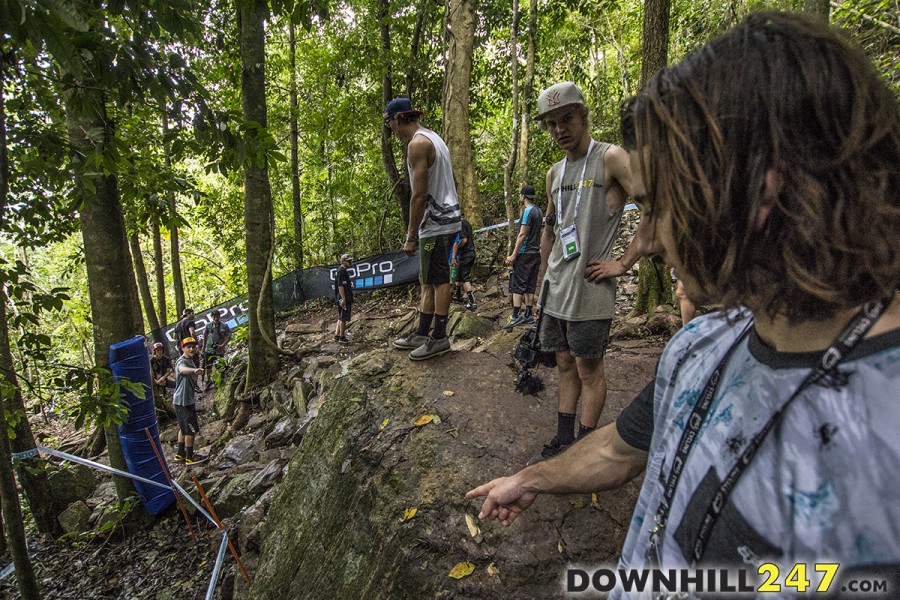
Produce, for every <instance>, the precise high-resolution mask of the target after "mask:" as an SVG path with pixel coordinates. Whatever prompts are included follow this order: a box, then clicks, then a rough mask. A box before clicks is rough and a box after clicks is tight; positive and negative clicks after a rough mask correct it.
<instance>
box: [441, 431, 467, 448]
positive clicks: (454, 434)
mask: <svg viewBox="0 0 900 600" xmlns="http://www.w3.org/2000/svg"><path fill="white" fill-rule="evenodd" d="M444 433H449V434H450V435H452V436H453V437H454V438H458V437H459V428H458V427H454V428H453V429H448V430H447V431H445V432H444ZM463 443H464V444H465V442H463Z"/></svg>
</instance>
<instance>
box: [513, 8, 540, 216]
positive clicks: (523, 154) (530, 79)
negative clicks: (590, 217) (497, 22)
mask: <svg viewBox="0 0 900 600" xmlns="http://www.w3.org/2000/svg"><path fill="white" fill-rule="evenodd" d="M536 36H537V0H531V2H530V3H529V4H528V33H527V38H528V41H527V49H526V51H525V81H524V82H523V84H522V97H523V98H524V101H523V102H522V127H521V128H520V134H519V180H518V186H519V188H521V187H522V186H523V185H525V184H526V183H530V182H529V181H528V143H529V137H528V133H529V129H530V126H531V103H532V101H533V100H532V98H533V97H534V55H535V53H536V51H537V49H536V46H535V42H534V40H535V37H536ZM532 185H534V184H533V183H532ZM541 187H543V186H535V188H537V189H538V190H540V189H541ZM539 204H540V203H539Z"/></svg>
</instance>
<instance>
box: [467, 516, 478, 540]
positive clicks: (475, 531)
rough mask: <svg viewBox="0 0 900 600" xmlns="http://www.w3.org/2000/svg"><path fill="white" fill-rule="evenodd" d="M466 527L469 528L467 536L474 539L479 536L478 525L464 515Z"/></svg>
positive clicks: (473, 519) (470, 517)
mask: <svg viewBox="0 0 900 600" xmlns="http://www.w3.org/2000/svg"><path fill="white" fill-rule="evenodd" d="M466 526H467V527H468V528H469V535H471V536H472V537H475V536H477V535H479V534H481V530H480V529H478V525H476V524H475V517H473V516H472V515H470V514H468V513H466Z"/></svg>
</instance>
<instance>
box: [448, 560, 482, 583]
mask: <svg viewBox="0 0 900 600" xmlns="http://www.w3.org/2000/svg"><path fill="white" fill-rule="evenodd" d="M474 570H475V565H473V564H472V563H470V562H461V563H459V564H458V565H456V566H455V567H453V568H452V569H450V572H449V573H448V574H447V577H452V578H453V579H462V578H463V577H468V576H469V575H471V574H472V572H473V571H474Z"/></svg>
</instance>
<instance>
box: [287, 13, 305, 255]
mask: <svg viewBox="0 0 900 600" xmlns="http://www.w3.org/2000/svg"><path fill="white" fill-rule="evenodd" d="M295 29H296V26H295V25H294V24H293V23H290V44H291V45H290V53H291V92H290V94H291V198H292V199H293V200H294V244H295V249H294V265H295V267H294V268H296V269H302V268H303V206H302V205H301V202H300V153H299V145H300V133H299V128H298V126H297V115H298V113H299V110H300V109H299V106H298V103H297V38H296V32H295Z"/></svg>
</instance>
